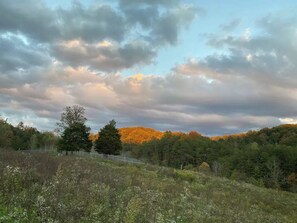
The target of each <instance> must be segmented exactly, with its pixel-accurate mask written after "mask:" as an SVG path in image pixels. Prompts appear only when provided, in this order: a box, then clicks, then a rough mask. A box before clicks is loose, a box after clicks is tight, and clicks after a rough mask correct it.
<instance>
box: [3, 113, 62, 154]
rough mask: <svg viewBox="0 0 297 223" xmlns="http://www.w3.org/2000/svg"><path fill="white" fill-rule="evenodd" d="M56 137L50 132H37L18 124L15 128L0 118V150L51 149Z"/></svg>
mask: <svg viewBox="0 0 297 223" xmlns="http://www.w3.org/2000/svg"><path fill="white" fill-rule="evenodd" d="M56 144H57V137H56V136H55V135H54V134H53V133H51V132H39V131H38V130H37V129H36V128H32V127H29V126H25V125H24V124H23V123H22V122H20V123H19V124H18V125H17V126H16V127H14V126H13V125H11V124H9V123H8V122H7V121H6V120H3V119H1V118H0V148H4V149H15V150H28V149H41V148H42V149H53V148H55V147H56Z"/></svg>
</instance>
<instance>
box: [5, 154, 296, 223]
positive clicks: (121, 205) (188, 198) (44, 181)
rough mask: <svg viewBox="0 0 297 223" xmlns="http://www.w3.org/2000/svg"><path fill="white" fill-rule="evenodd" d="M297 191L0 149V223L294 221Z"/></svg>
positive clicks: (183, 171) (207, 176)
mask: <svg viewBox="0 0 297 223" xmlns="http://www.w3.org/2000/svg"><path fill="white" fill-rule="evenodd" d="M296 210H297V194H292V193H288V192H283V191H276V190H270V189H265V188H259V187H256V186H253V185H249V184H245V183H239V182H236V181H231V180H227V179H224V178H217V177H214V176H210V175H209V174H204V173H201V172H194V171H187V170H174V169H170V168H165V167H157V166H151V165H130V164H124V163H118V162H114V161H106V160H102V159H99V158H81V157H75V156H57V155H53V154H46V153H44V154H43V153H37V154H28V153H27V154H26V153H21V152H13V151H5V150H1V151H0V222H1V223H2V222H13V223H14V222H22V223H26V222H28V223H29V222H30V223H34V222H71V223H72V222H102V223H109V222H110V223H117V222H123V223H133V222H135V223H136V222H137V223H142V222H144V223H145V222H152V223H154V222H160V223H161V222H168V223H175V222H195V223H196V222H203V223H204V222H261V223H263V222H267V223H268V222H269V223H271V222H273V223H277V222H280V223H284V222H292V223H293V222H296V219H297V211H296Z"/></svg>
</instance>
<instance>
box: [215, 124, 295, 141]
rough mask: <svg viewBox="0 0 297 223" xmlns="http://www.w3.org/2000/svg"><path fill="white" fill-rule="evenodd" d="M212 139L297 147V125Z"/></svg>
mask: <svg viewBox="0 0 297 223" xmlns="http://www.w3.org/2000/svg"><path fill="white" fill-rule="evenodd" d="M211 139H212V140H216V141H217V140H227V141H238V142H240V143H246V144H248V143H253V142H256V143H258V144H259V145H265V144H280V145H287V146H293V145H297V125H295V124H286V125H279V126H276V127H272V128H263V129H261V130H259V131H248V132H246V133H240V134H233V135H225V136H215V137H211Z"/></svg>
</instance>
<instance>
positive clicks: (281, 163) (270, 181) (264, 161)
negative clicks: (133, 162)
mask: <svg viewBox="0 0 297 223" xmlns="http://www.w3.org/2000/svg"><path fill="white" fill-rule="evenodd" d="M296 134H297V126H279V127H275V128H272V129H267V128H266V129H263V130H261V131H253V132H249V133H247V134H244V135H242V136H240V137H238V136H236V137H231V136H230V137H227V138H222V139H220V140H212V139H210V138H208V137H204V136H202V135H200V134H199V133H197V132H190V133H189V134H185V133H184V134H173V133H171V132H166V133H165V134H164V136H163V137H162V138H161V139H154V140H152V141H150V142H146V143H143V144H125V145H124V149H125V150H126V151H128V152H130V153H131V155H132V156H133V157H135V158H138V159H144V160H146V161H148V162H151V163H153V164H157V165H164V166H170V167H174V168H183V169H199V167H201V165H202V164H203V165H205V163H206V164H207V165H208V166H209V172H212V173H213V174H215V175H217V176H223V177H227V178H231V179H234V180H239V181H245V182H249V183H253V184H256V185H258V186H265V187H270V188H276V189H283V190H288V191H292V192H297V143H296Z"/></svg>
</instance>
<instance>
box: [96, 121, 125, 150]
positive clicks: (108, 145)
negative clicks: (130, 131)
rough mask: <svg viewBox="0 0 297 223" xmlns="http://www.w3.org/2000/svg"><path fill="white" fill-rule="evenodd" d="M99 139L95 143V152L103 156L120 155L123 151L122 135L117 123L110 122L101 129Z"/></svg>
mask: <svg viewBox="0 0 297 223" xmlns="http://www.w3.org/2000/svg"><path fill="white" fill-rule="evenodd" d="M98 134H99V138H98V139H97V140H96V141H95V150H96V151H97V152H98V153H103V154H114V155H117V154H120V151H121V150H122V142H121V135H120V133H119V130H118V129H117V128H116V122H115V121H114V120H112V121H110V122H109V123H108V124H107V125H106V126H104V127H103V128H102V129H100V132H99V133H98Z"/></svg>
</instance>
